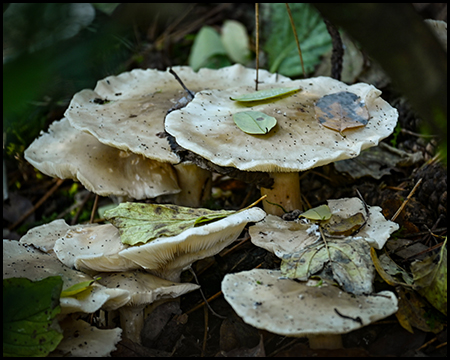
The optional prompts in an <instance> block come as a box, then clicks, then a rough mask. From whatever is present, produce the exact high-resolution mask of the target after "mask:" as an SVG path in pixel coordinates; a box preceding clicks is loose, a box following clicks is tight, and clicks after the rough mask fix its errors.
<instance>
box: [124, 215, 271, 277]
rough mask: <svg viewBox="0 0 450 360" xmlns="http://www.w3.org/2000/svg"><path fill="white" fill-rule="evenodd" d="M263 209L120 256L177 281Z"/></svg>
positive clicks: (159, 240) (203, 226)
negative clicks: (186, 270) (192, 265)
mask: <svg viewBox="0 0 450 360" xmlns="http://www.w3.org/2000/svg"><path fill="white" fill-rule="evenodd" d="M265 215H266V214H265V212H264V211H263V210H262V209H260V208H256V207H254V208H250V209H247V210H243V211H239V212H237V213H236V214H232V215H229V216H227V217H225V218H223V219H221V220H218V221H215V222H212V223H209V224H206V225H202V226H198V227H193V228H190V229H187V230H185V231H183V232H182V233H180V234H179V235H176V236H168V237H160V238H158V239H155V240H152V241H150V242H148V243H146V244H144V245H140V246H131V247H129V248H127V249H125V250H122V251H121V252H120V253H119V255H120V256H123V257H125V258H127V259H129V260H131V261H133V262H135V263H137V264H139V265H140V266H142V267H143V268H144V269H148V270H149V271H151V272H152V273H155V274H156V275H158V276H160V277H162V278H164V279H168V280H173V281H178V280H179V277H180V274H181V272H182V271H183V270H185V269H187V268H188V267H189V266H191V264H192V263H193V262H195V261H197V260H199V259H203V258H205V257H208V256H212V255H214V254H217V253H218V252H219V251H221V250H222V249H223V248H225V247H226V246H228V245H230V244H231V243H232V242H233V241H235V240H236V239H237V237H238V236H239V234H240V233H241V231H242V230H243V229H244V227H245V225H246V224H247V223H248V222H256V221H260V220H262V219H263V218H264V216H265Z"/></svg>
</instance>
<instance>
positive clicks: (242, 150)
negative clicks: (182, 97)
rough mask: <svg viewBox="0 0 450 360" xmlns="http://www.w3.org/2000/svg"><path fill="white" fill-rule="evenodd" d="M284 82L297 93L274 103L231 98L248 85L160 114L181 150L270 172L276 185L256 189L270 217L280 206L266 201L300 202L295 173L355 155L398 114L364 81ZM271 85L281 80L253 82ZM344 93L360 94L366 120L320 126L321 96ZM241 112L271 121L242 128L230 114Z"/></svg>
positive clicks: (289, 205)
mask: <svg viewBox="0 0 450 360" xmlns="http://www.w3.org/2000/svg"><path fill="white" fill-rule="evenodd" d="M282 85H283V86H284V87H287V88H298V89H301V91H299V92H297V93H295V94H293V95H290V96H284V97H281V98H278V99H274V100H273V101H272V100H264V101H258V102H253V103H252V104H250V105H243V104H241V103H240V102H238V101H233V100H231V98H236V97H238V96H240V95H244V94H249V93H252V92H253V91H254V88H253V87H251V86H241V87H237V88H231V89H227V90H207V91H206V90H205V91H201V92H199V93H197V94H196V95H195V97H194V99H193V100H192V101H191V102H190V103H189V104H188V105H187V106H186V107H184V108H182V109H180V110H176V111H172V112H171V113H170V114H168V115H167V117H166V120H165V127H166V131H167V132H168V133H169V134H170V135H171V136H173V137H174V138H175V141H176V143H177V144H178V145H179V146H180V147H181V148H182V149H185V150H188V151H191V152H193V153H195V154H197V155H199V156H200V157H202V158H203V159H206V160H207V161H209V162H211V163H213V164H215V165H216V166H217V165H218V166H220V167H223V168H224V169H225V168H237V169H239V170H242V171H247V172H257V171H259V172H268V173H269V174H270V175H271V177H272V178H273V180H274V184H273V187H272V189H269V188H267V187H261V193H262V194H267V195H268V197H267V199H266V201H265V202H264V209H265V210H266V211H267V212H268V213H269V214H274V215H281V214H282V213H283V211H282V210H281V209H280V208H279V207H278V206H276V205H270V204H269V202H268V201H270V202H272V203H276V204H280V205H281V206H283V207H284V209H286V210H287V211H292V210H294V209H298V208H300V207H301V206H300V205H301V197H300V185H299V171H304V170H308V169H311V168H314V167H317V166H322V165H326V164H328V163H331V162H333V161H336V160H343V159H347V158H352V157H356V156H358V155H359V153H360V151H361V150H363V149H366V148H369V147H371V146H375V145H377V144H378V142H379V141H381V140H382V139H384V138H386V137H387V136H389V135H390V134H391V133H392V132H393V130H394V128H395V125H396V122H397V118H398V113H397V110H396V109H394V108H392V107H391V106H390V105H389V104H388V103H387V102H386V101H384V100H383V99H382V98H381V97H380V94H381V91H379V90H378V89H376V88H375V87H373V86H371V85H368V84H364V83H358V84H355V85H350V86H349V85H346V84H344V83H342V82H340V81H337V80H334V79H331V78H328V77H317V78H311V79H305V80H295V81H284V82H283V83H282ZM277 87H280V84H261V85H260V87H259V88H260V89H261V90H268V89H274V88H277ZM343 91H345V92H349V93H352V94H354V95H355V96H357V97H359V98H360V99H361V103H362V104H364V106H365V107H366V108H367V110H368V114H369V116H370V119H369V120H368V122H367V125H365V126H361V127H359V128H355V129H349V130H346V131H345V133H344V134H343V133H342V131H341V132H339V131H334V130H331V129H329V128H327V127H325V126H324V125H322V123H321V121H319V120H318V119H316V110H315V104H316V103H317V101H318V100H319V99H321V98H322V97H324V96H326V95H329V94H335V93H339V92H343ZM243 110H249V111H250V110H253V111H260V112H263V113H265V114H266V115H269V116H272V117H274V118H275V119H276V120H277V125H276V126H275V127H274V128H273V129H272V130H271V131H270V132H268V133H267V134H264V135H250V134H247V133H245V132H243V131H241V130H240V129H239V128H238V127H237V126H236V124H235V123H234V121H233V114H235V113H237V112H240V111H243Z"/></svg>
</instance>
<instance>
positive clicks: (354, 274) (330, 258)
mask: <svg viewBox="0 0 450 360" xmlns="http://www.w3.org/2000/svg"><path fill="white" fill-rule="evenodd" d="M324 269H326V271H325V272H329V271H331V273H332V277H333V279H334V280H335V281H336V282H338V283H339V284H340V285H341V286H342V288H343V289H344V290H345V291H347V292H350V293H353V294H357V295H359V294H367V293H370V292H372V291H373V285H372V282H373V279H374V276H375V269H374V267H373V265H372V260H371V258H370V246H369V245H368V244H367V242H366V241H365V240H362V239H352V238H346V239H327V241H326V244H325V242H324V243H322V244H320V245H317V244H314V245H311V246H308V247H306V248H305V249H303V250H302V251H300V252H298V253H295V254H289V255H285V256H284V257H283V260H282V262H281V273H282V274H283V276H284V277H286V278H289V279H298V280H302V281H306V280H308V279H309V278H310V277H311V276H312V275H316V276H319V277H322V276H321V274H320V273H319V272H320V271H322V270H324ZM328 270H329V271H328Z"/></svg>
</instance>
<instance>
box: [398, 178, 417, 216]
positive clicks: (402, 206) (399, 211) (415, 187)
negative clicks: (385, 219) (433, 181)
mask: <svg viewBox="0 0 450 360" xmlns="http://www.w3.org/2000/svg"><path fill="white" fill-rule="evenodd" d="M421 182H422V178H420V179H419V181H417V184H416V185H414V187H413V189H412V190H411V192H410V193H409V195H408V197H407V198H406V199H405V200H404V201H403V203H402V205H401V206H400V207H399V208H398V210H397V212H396V213H395V214H394V216H392V218H391V221H395V219H397V217H398V216H399V215H400V213H401V212H402V210H403V209H404V208H405V206H406V204H407V203H408V201H409V200H410V199H411V197H412V196H413V195H414V193H415V192H416V190H417V188H418V187H419V185H420V184H421Z"/></svg>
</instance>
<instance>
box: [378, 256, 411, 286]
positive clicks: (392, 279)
mask: <svg viewBox="0 0 450 360" xmlns="http://www.w3.org/2000/svg"><path fill="white" fill-rule="evenodd" d="M370 256H371V258H372V261H373V264H374V266H375V269H376V270H377V273H378V274H379V275H380V276H381V277H382V279H383V280H384V281H386V283H387V284H388V285H391V286H397V285H402V286H409V287H412V281H413V280H412V278H411V276H410V275H409V274H408V273H407V272H406V271H405V270H403V269H402V268H401V267H400V266H398V265H397V264H396V263H395V262H394V261H393V260H392V259H391V258H390V257H389V256H387V255H386V254H381V255H380V257H379V258H378V256H377V252H376V250H375V249H374V248H371V249H370ZM397 275H401V276H402V277H403V279H404V280H405V281H407V283H405V282H403V281H400V280H398V279H397V277H396V276H397Z"/></svg>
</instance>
